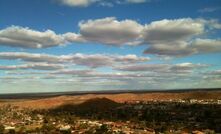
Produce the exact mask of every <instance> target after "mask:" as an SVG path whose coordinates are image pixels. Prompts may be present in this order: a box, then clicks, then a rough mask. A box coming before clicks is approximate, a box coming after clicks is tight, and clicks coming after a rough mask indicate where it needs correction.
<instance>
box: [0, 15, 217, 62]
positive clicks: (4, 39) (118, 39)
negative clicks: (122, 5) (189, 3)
mask: <svg viewBox="0 0 221 134" xmlns="http://www.w3.org/2000/svg"><path fill="white" fill-rule="evenodd" d="M214 29H221V24H220V23H219V21H218V20H216V19H210V20H206V19H191V18H181V19H172V20H169V19H163V20H159V21H153V22H151V23H149V24H145V25H141V24H139V23H138V22H136V21H134V20H128V19H126V20H117V19H116V18H115V17H106V18H101V19H94V20H87V21H81V22H79V33H74V32H67V33H64V34H56V33H55V32H53V31H51V30H46V31H43V32H40V31H36V30H32V29H29V28H24V27H18V26H11V27H8V28H6V29H2V30H0V45H5V46H12V47H22V48H47V47H53V46H60V45H64V44H71V43H72V42H77V43H91V42H93V43H99V44H106V45H114V46H121V45H132V46H137V45H141V44H142V45H146V46H147V49H146V50H144V53H145V54H154V55H160V56H171V57H172V56H175V57H181V56H188V55H193V54H203V53H212V52H220V51H221V49H220V40H219V39H206V38H204V39H203V38H202V37H203V36H202V35H204V36H205V34H208V33H210V32H211V31H213V30H214ZM80 64H81V63H80ZM101 64H106V63H101ZM91 66H93V65H91Z"/></svg>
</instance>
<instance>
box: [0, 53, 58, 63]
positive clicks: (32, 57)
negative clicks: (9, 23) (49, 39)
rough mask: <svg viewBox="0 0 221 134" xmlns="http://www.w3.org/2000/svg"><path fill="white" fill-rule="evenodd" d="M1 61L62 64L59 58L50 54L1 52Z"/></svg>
mask: <svg viewBox="0 0 221 134" xmlns="http://www.w3.org/2000/svg"><path fill="white" fill-rule="evenodd" d="M0 59H5V60H23V61H28V62H48V63H59V62H62V61H61V60H62V59H60V58H59V56H55V55H49V54H36V53H25V52H0Z"/></svg>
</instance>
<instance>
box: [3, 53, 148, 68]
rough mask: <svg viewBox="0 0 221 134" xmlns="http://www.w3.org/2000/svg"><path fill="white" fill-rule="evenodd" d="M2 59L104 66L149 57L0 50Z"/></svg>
mask: <svg viewBox="0 0 221 134" xmlns="http://www.w3.org/2000/svg"><path fill="white" fill-rule="evenodd" d="M0 59H5V60H23V61H26V62H46V63H56V64H57V63H72V64H76V65H83V66H87V67H91V68H97V67H102V66H108V67H111V66H113V65H115V64H125V63H138V62H146V61H149V60H150V58H148V57H138V56H136V55H133V54H129V55H107V54H106V55H105V54H90V55H87V54H81V53H77V54H71V55H60V56H57V55H49V54H36V53H25V52H0Z"/></svg>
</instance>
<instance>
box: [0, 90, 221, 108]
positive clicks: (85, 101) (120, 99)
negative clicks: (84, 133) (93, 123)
mask: <svg viewBox="0 0 221 134" xmlns="http://www.w3.org/2000/svg"><path fill="white" fill-rule="evenodd" d="M170 99H172V100H177V99H202V100H203V99H220V100H221V91H220V90H213V91H206V90H203V91H201V90H194V91H184V92H144V93H143V92H134V93H114V94H113V93H106V94H105V93H102V94H101V93H98V94H79V95H63V96H53V97H52V96H50V97H43V98H26V99H18V98H16V99H0V106H2V105H8V104H10V105H13V106H19V107H26V108H33V109H50V108H56V107H59V106H62V105H78V107H79V108H81V109H85V110H87V108H91V107H92V108H97V109H99V108H100V110H102V108H106V107H111V106H117V105H118V103H124V102H126V101H137V100H140V101H151V100H170ZM101 102H102V103H101ZM98 104H99V105H101V106H102V105H103V106H102V107H96V106H97V105H98Z"/></svg>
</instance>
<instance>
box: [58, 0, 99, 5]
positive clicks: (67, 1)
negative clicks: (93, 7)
mask: <svg viewBox="0 0 221 134" xmlns="http://www.w3.org/2000/svg"><path fill="white" fill-rule="evenodd" d="M58 1H59V2H61V3H62V4H64V5H67V6H71V7H87V6H89V5H90V4H92V3H95V2H97V1H99V0H58Z"/></svg>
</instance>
